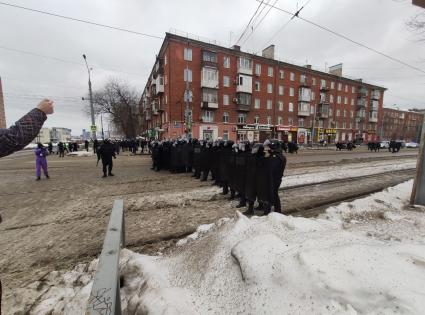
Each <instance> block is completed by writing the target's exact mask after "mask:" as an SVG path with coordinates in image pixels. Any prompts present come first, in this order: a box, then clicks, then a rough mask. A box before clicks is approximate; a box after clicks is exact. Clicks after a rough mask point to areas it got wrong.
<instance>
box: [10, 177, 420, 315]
mask: <svg viewBox="0 0 425 315" xmlns="http://www.w3.org/2000/svg"><path fill="white" fill-rule="evenodd" d="M411 187H412V181H408V182H405V183H403V184H400V185H397V186H395V187H392V188H389V189H387V190H385V191H382V192H379V193H375V194H373V195H371V196H369V197H366V198H362V199H357V200H355V201H353V202H348V203H342V204H340V205H338V206H335V207H330V208H329V209H327V210H326V212H325V213H324V214H322V215H321V216H320V217H318V218H313V219H307V218H298V217H291V216H284V215H281V214H276V213H272V214H270V215H269V216H267V217H252V218H251V219H249V218H247V217H245V216H243V215H241V214H240V213H237V214H236V215H235V217H234V218H232V219H221V220H219V221H218V222H216V223H214V224H210V225H203V226H200V227H199V229H198V230H197V231H196V232H195V233H194V234H193V235H190V236H188V237H186V238H185V239H183V240H180V241H179V242H178V246H176V248H175V250H174V251H173V252H172V253H171V254H170V255H167V256H156V257H153V256H146V255H141V254H137V253H134V252H132V251H130V250H123V251H122V255H121V259H120V272H121V274H122V275H123V280H124V281H123V287H122V288H121V297H122V307H123V308H124V314H423V310H424V309H425V286H424V283H425V209H424V208H421V207H416V208H409V207H408V206H407V205H408V200H409V197H410V191H411ZM96 265H97V261H96V260H94V261H93V262H91V263H90V264H86V265H83V264H82V265H78V266H77V267H76V268H75V269H74V270H72V271H68V272H57V271H56V272H53V273H51V274H49V275H48V276H47V277H46V278H45V279H44V280H43V281H40V282H37V283H34V284H32V285H30V286H28V287H27V288H25V289H21V292H17V294H16V296H17V301H16V303H15V309H14V311H18V310H23V309H24V307H27V309H28V307H29V305H26V306H25V305H23V303H22V299H19V298H18V297H19V296H32V297H33V299H36V298H38V297H40V298H39V300H38V301H37V302H36V303H35V304H34V305H32V313H34V314H80V313H83V310H84V308H85V304H86V301H87V299H88V296H89V293H90V289H91V285H92V282H91V281H92V280H91V279H92V278H93V274H94V270H95V269H96ZM40 295H41V296H40ZM18 299H19V300H18Z"/></svg>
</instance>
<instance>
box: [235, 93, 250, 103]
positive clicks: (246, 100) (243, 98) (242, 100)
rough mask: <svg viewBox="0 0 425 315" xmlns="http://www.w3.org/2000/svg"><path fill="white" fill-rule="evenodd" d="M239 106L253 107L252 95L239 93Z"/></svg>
mask: <svg viewBox="0 0 425 315" xmlns="http://www.w3.org/2000/svg"><path fill="white" fill-rule="evenodd" d="M237 95H238V104H240V105H251V94H249V93H238V94H237Z"/></svg>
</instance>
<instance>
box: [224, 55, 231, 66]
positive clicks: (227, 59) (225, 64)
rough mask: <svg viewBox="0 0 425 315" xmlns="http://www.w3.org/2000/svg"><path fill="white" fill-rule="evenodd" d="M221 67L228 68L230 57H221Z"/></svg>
mask: <svg viewBox="0 0 425 315" xmlns="http://www.w3.org/2000/svg"><path fill="white" fill-rule="evenodd" d="M223 67H225V68H230V57H229V56H224V57H223Z"/></svg>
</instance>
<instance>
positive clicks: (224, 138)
mask: <svg viewBox="0 0 425 315" xmlns="http://www.w3.org/2000/svg"><path fill="white" fill-rule="evenodd" d="M223 140H229V131H227V130H223Z"/></svg>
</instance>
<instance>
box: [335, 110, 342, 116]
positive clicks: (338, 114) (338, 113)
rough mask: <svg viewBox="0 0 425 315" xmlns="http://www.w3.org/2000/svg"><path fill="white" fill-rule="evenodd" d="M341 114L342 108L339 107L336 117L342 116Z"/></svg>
mask: <svg viewBox="0 0 425 315" xmlns="http://www.w3.org/2000/svg"><path fill="white" fill-rule="evenodd" d="M340 114H341V112H340V110H339V109H337V110H336V117H339V116H340Z"/></svg>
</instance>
